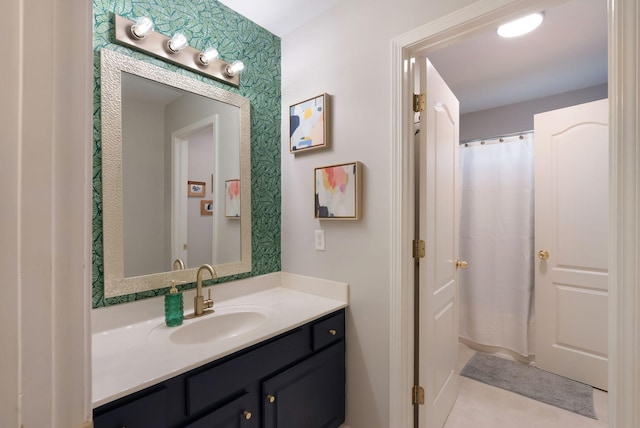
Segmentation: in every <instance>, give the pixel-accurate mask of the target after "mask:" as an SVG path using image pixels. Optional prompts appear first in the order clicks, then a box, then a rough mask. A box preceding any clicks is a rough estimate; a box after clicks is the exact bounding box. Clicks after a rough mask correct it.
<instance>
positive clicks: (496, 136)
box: [460, 129, 533, 144]
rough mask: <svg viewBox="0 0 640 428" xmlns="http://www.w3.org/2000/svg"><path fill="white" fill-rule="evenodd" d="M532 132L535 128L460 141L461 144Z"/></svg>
mask: <svg viewBox="0 0 640 428" xmlns="http://www.w3.org/2000/svg"><path fill="white" fill-rule="evenodd" d="M532 133H533V129H530V130H528V131H521V132H512V133H511V134H502V135H495V136H493V137H485V138H473V139H471V140H464V141H460V144H468V143H475V142H476V141H486V140H497V139H500V138H508V137H515V136H517V135H526V134H532Z"/></svg>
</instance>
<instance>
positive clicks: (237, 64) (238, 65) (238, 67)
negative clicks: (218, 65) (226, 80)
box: [225, 60, 244, 77]
mask: <svg viewBox="0 0 640 428" xmlns="http://www.w3.org/2000/svg"><path fill="white" fill-rule="evenodd" d="M242 70H244V62H242V61H240V60H235V61H233V62H232V63H231V65H227V68H226V69H225V72H226V73H227V76H230V77H233V76H235V75H236V73H240V72H241V71H242Z"/></svg>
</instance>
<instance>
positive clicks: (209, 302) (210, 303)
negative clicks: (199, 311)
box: [204, 288, 213, 309]
mask: <svg viewBox="0 0 640 428" xmlns="http://www.w3.org/2000/svg"><path fill="white" fill-rule="evenodd" d="M207 294H208V298H207V300H205V301H204V309H209V308H213V300H212V299H211V288H209V292H208V293H207Z"/></svg>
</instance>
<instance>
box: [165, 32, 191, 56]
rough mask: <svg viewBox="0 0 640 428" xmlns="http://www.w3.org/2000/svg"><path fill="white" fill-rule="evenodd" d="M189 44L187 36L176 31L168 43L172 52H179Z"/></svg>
mask: <svg viewBox="0 0 640 428" xmlns="http://www.w3.org/2000/svg"><path fill="white" fill-rule="evenodd" d="M187 45H188V42H187V37H186V36H185V35H184V34H182V33H176V34H174V35H173V37H172V38H171V40H169V42H168V43H167V47H168V48H169V51H170V52H171V53H178V52H180V51H181V50H182V49H184V48H186V47H187Z"/></svg>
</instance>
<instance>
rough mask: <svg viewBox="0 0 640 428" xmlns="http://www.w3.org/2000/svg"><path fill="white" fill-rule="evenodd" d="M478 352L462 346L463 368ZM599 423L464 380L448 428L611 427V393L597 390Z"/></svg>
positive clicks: (460, 349) (459, 362)
mask: <svg viewBox="0 0 640 428" xmlns="http://www.w3.org/2000/svg"><path fill="white" fill-rule="evenodd" d="M474 352H475V351H474V350H473V349H471V348H469V347H467V346H466V345H464V344H462V343H461V344H460V345H459V355H460V358H459V361H458V364H459V368H460V369H462V367H464V365H465V364H466V363H467V361H468V360H469V358H471V356H472V355H473V353H474ZM593 404H594V407H595V411H596V415H597V417H598V420H594V419H591V418H587V417H584V416H581V415H578V414H575V413H572V412H568V411H566V410H563V409H560V408H558V407H555V406H550V405H548V404H545V403H541V402H539V401H536V400H532V399H530V398H526V397H523V396H521V395H518V394H514V393H512V392H509V391H505V390H503V389H500V388H495V387H493V386H489V385H485V384H484V383H481V382H478V381H475V380H472V379H469V378H467V377H465V376H461V377H460V395H459V396H458V400H457V401H456V404H455V405H454V406H453V409H452V410H451V413H450V414H449V418H448V419H447V422H446V423H445V425H444V428H484V427H490V428H514V427H517V428H573V427H576V428H603V427H607V426H608V424H607V417H608V410H607V409H608V405H607V404H608V403H607V393H606V392H604V391H601V390H598V389H594V390H593Z"/></svg>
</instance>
